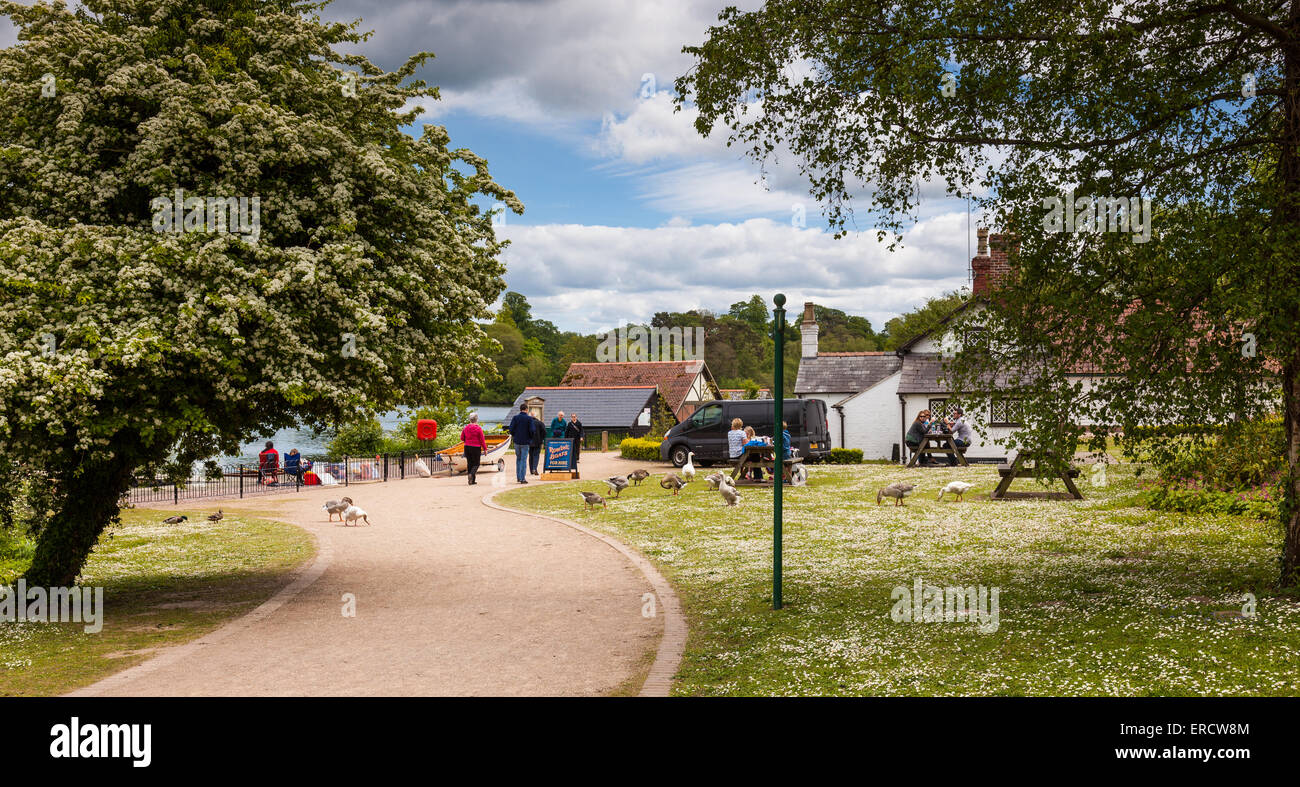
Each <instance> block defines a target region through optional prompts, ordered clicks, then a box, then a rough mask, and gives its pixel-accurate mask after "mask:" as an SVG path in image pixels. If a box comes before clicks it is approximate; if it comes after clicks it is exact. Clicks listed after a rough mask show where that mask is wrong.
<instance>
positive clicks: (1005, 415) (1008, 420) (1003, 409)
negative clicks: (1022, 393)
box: [989, 399, 1024, 426]
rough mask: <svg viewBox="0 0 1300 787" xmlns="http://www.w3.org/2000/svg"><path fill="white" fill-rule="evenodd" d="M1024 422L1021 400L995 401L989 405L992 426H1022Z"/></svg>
mask: <svg viewBox="0 0 1300 787" xmlns="http://www.w3.org/2000/svg"><path fill="white" fill-rule="evenodd" d="M1022 423H1024V421H1023V414H1022V410H1021V402H1020V400H1019V399H994V400H993V401H992V402H990V403H989V425H990V426H1020V425H1021V424H1022Z"/></svg>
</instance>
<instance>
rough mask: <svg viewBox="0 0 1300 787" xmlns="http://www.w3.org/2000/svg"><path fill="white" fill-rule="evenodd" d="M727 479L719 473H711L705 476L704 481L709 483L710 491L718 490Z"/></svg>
mask: <svg viewBox="0 0 1300 787" xmlns="http://www.w3.org/2000/svg"><path fill="white" fill-rule="evenodd" d="M725 478H726V476H725V475H723V474H722V473H718V472H713V473H709V474H708V475H706V476H704V480H705V481H708V482H709V489H717V488H718V487H719V486H720V485H721V484H722V481H723V479H725Z"/></svg>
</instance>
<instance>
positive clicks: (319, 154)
mask: <svg viewBox="0 0 1300 787" xmlns="http://www.w3.org/2000/svg"><path fill="white" fill-rule="evenodd" d="M85 6H86V8H85V9H82V8H80V7H78V8H76V9H72V8H68V7H65V6H64V5H62V4H52V3H44V4H38V5H34V6H26V5H20V4H17V3H12V2H6V1H4V0H0V14H3V15H4V16H7V17H8V18H9V19H10V20H11V21H12V22H13V24H14V25H15V26H16V27H17V28H18V34H17V36H16V40H17V42H18V43H17V44H15V45H14V46H11V47H9V48H7V49H3V50H0V142H3V144H4V146H5V147H4V150H5V155H0V183H3V184H5V187H4V188H3V189H0V270H2V271H4V277H3V280H0V291H3V298H4V301H5V308H4V309H3V310H0V455H7V456H15V457H18V458H19V459H20V460H21V461H23V462H24V463H26V464H30V465H31V466H33V467H36V468H39V469H41V470H43V471H45V472H48V473H49V474H50V476H51V478H52V479H53V482H54V488H56V489H57V490H58V500H57V502H56V506H55V508H56V509H57V510H58V511H59V512H60V513H59V515H58V516H56V517H55V518H54V519H53V520H52V522H51V523H50V526H49V527H47V528H46V529H45V530H43V531H42V536H41V540H40V544H39V546H38V549H37V555H36V558H35V560H34V561H33V563H32V569H31V572H32V573H31V575H30V577H29V579H31V580H32V581H33V582H37V583H39V584H47V585H63V584H69V583H71V582H72V581H74V580H75V577H76V573H77V571H78V569H79V568H80V567H81V565H82V564H83V563H84V561H85V558H86V555H87V554H88V553H89V551H90V549H91V548H92V547H93V545H94V543H95V541H96V538H97V536H98V535H99V533H100V532H102V531H103V529H104V528H105V527H106V526H107V525H108V524H109V523H111V522H112V521H115V520H116V518H117V516H118V512H119V509H118V500H119V497H120V496H121V494H122V493H123V491H125V489H127V488H128V487H129V486H130V484H131V481H132V478H133V477H134V476H135V475H136V474H137V473H139V472H142V471H143V472H151V471H152V470H153V469H154V468H156V467H157V466H159V465H161V464H163V463H166V462H174V463H179V464H184V465H187V464H188V463H190V462H191V461H194V460H200V459H203V458H205V457H209V456H213V455H216V454H220V453H223V452H224V453H229V452H233V451H235V450H237V447H238V445H239V444H240V443H241V442H243V441H245V440H247V439H248V438H249V437H250V436H251V435H254V434H259V433H262V434H264V433H268V432H273V431H275V430H277V429H279V428H283V427H287V426H291V425H294V424H295V423H299V422H301V423H306V424H308V425H311V426H318V425H325V424H330V423H336V422H338V421H340V420H343V419H346V418H348V417H350V416H351V415H352V414H353V413H356V412H369V413H373V412H381V411H384V410H388V409H391V408H392V407H394V406H398V405H401V404H403V403H406V402H410V401H422V400H428V399H429V398H431V397H432V396H434V395H435V394H436V393H437V391H438V390H440V389H442V388H445V387H446V386H447V385H448V384H452V383H454V384H456V385H457V386H462V385H474V384H476V383H478V382H480V381H481V380H483V379H485V378H486V377H487V376H488V374H490V371H491V368H492V367H491V361H490V359H489V358H488V357H487V356H486V354H485V353H484V352H483V348H484V341H483V332H482V329H481V328H480V327H479V326H478V324H477V323H476V322H475V321H476V320H479V319H483V318H484V317H486V316H487V315H488V313H489V311H488V310H489V305H490V304H491V302H492V301H493V300H494V299H495V298H496V296H497V294H498V293H500V291H501V289H502V288H503V285H504V282H503V281H502V275H503V274H504V270H505V269H504V266H503V264H502V263H501V261H500V259H499V254H500V251H501V249H502V248H503V244H502V242H501V241H498V240H497V239H496V236H495V234H494V230H493V227H492V221H491V216H490V215H488V214H487V213H486V212H485V211H483V210H482V209H481V208H480V207H479V200H480V199H481V197H483V196H486V197H488V198H489V199H493V200H499V201H501V202H504V203H505V204H506V205H507V206H509V208H510V209H511V210H514V211H516V212H522V209H523V207H522V204H521V203H520V202H519V201H518V199H517V198H516V197H515V196H514V194H513V193H511V192H509V191H507V190H505V189H503V188H502V187H501V186H499V185H498V184H496V183H495V182H494V181H493V180H492V178H491V176H490V174H489V172H488V169H487V163H486V162H485V161H484V160H483V159H482V158H480V157H478V156H476V155H474V154H473V153H472V152H471V151H469V150H466V149H463V148H458V149H451V148H450V146H449V138H448V135H447V132H446V130H445V129H444V128H442V127H440V126H435V125H426V126H424V128H423V131H422V133H420V134H419V135H418V137H415V138H413V137H412V136H411V135H409V134H408V133H406V131H405V130H404V129H406V128H409V127H410V126H411V125H412V124H414V123H415V122H416V121H417V120H418V118H419V116H420V108H419V107H418V106H417V104H418V103H419V102H420V101H421V100H422V99H433V98H436V92H435V90H434V89H433V88H431V87H429V86H428V85H426V84H425V83H424V82H422V81H420V80H416V79H413V78H412V75H413V73H414V71H415V69H416V68H417V67H418V66H419V65H420V64H421V63H422V62H424V60H425V59H427V57H428V56H429V55H428V54H427V53H421V54H417V55H415V56H414V57H412V58H411V59H409V60H408V61H407V62H406V63H405V64H403V65H402V66H401V67H399V68H398V69H397V70H396V71H393V72H387V71H384V70H383V69H381V68H378V67H376V66H375V65H373V64H372V63H370V62H369V61H368V60H367V59H366V58H365V57H364V56H361V55H357V54H344V53H342V51H340V50H348V51H349V52H351V51H353V50H354V49H355V47H356V45H358V44H359V43H360V42H361V41H362V40H363V34H362V33H359V32H357V31H356V29H355V27H354V26H353V25H340V24H333V23H329V22H326V21H325V20H323V19H321V18H320V17H319V16H317V15H316V13H315V11H314V9H313V8H312V6H310V5H308V4H292V3H283V2H278V0H246V1H245V2H241V3H234V4H231V3H199V4H195V3H190V2H185V0H122V1H121V2H116V1H115V2H111V3H110V2H106V1H105V0H89V2H87V3H86V4H85ZM87 52H94V53H95V56H94V57H93V58H91V59H89V60H88V59H86V57H85V54H86V53H87ZM343 71H350V72H351V73H353V74H355V75H356V76H357V79H356V83H355V86H356V91H355V96H353V95H349V94H348V92H347V91H344V90H343V89H342V88H341V85H340V76H341V73H342V72H343ZM44 73H51V74H54V75H55V77H56V80H57V81H56V85H57V96H56V97H54V98H53V99H51V98H48V97H42V95H41V90H40V89H39V82H40V77H41V75H42V74H44ZM124 75H129V78H127V77H124ZM223 151H224V152H223ZM230 156H235V159H231V158H230ZM236 159H237V161H236ZM223 162H224V163H223ZM177 189H183V190H184V191H185V194H186V196H187V197H193V198H199V199H204V198H236V197H246V198H249V199H250V200H251V198H254V197H256V198H259V199H260V201H261V202H260V207H261V210H260V214H259V215H260V222H259V227H260V231H259V234H258V236H257V237H256V239H255V240H254V241H253V242H246V241H245V240H244V239H241V238H239V237H236V236H235V235H232V234H215V233H209V232H156V231H154V227H153V222H154V218H155V213H156V212H157V213H160V214H161V215H164V216H165V215H166V213H165V212H163V211H160V210H159V208H157V207H156V206H155V205H154V204H153V201H154V200H156V199H160V198H163V197H166V198H168V199H170V198H173V197H174V194H175V190H177ZM250 209H251V208H250ZM214 223H215V222H214ZM44 335H48V337H49V338H50V341H52V342H53V343H54V345H55V352H53V353H48V352H44V351H42V342H41V340H40V337H42V336H44ZM345 335H346V336H349V337H350V339H351V340H350V341H349V340H348V339H345V338H344V336H345ZM47 345H48V343H47Z"/></svg>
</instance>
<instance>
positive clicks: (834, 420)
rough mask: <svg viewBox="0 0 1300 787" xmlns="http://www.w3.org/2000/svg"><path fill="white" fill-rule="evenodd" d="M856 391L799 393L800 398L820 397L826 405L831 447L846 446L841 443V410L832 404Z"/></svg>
mask: <svg viewBox="0 0 1300 787" xmlns="http://www.w3.org/2000/svg"><path fill="white" fill-rule="evenodd" d="M855 393H857V391H847V392H844V393H839V392H830V393H815V394H800V395H799V398H800V399H819V400H821V402H822V403H823V404H825V405H826V423H828V424H830V432H831V448H843V447H844V446H842V445H840V414H839V411H838V410H836V409H835V408H834V407H831V405H833V404H835V403H836V402H838V401H839V400H841V399H843V398H844V397H846V396H852V395H853V394H855ZM846 426H847V424H846ZM850 447H856V446H850Z"/></svg>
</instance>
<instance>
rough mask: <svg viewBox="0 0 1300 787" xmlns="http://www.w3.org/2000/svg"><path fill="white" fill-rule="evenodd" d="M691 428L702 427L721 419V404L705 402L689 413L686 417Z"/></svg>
mask: <svg viewBox="0 0 1300 787" xmlns="http://www.w3.org/2000/svg"><path fill="white" fill-rule="evenodd" d="M688 420H689V422H690V425H691V428H692V429H703V428H704V427H706V426H712V425H714V424H716V423H718V422H719V421H721V420H722V405H720V404H706V405H705V406H703V407H701V408H700V409H698V410H696V411H695V412H694V413H692V414H691V417H690V418H689V419H688Z"/></svg>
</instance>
